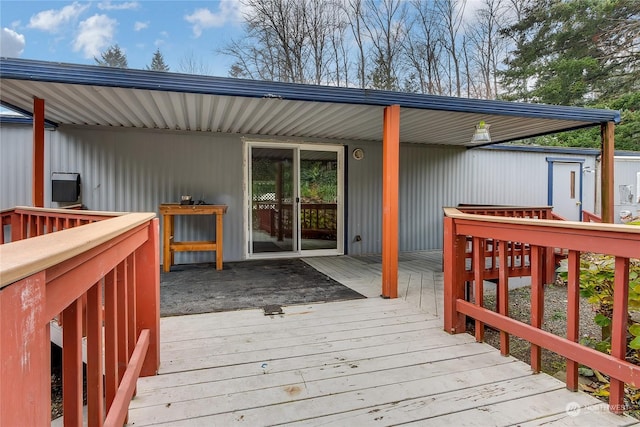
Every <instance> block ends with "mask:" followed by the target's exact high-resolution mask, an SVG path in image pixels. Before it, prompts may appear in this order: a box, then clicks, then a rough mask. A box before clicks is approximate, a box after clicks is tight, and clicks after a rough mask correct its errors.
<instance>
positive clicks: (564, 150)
mask: <svg viewBox="0 0 640 427" xmlns="http://www.w3.org/2000/svg"><path fill="white" fill-rule="evenodd" d="M482 149H483V150H499V151H527V152H535V153H547V154H575V155H584V156H597V155H598V154H600V150H596V149H593V148H579V147H557V146H548V147H547V146H543V145H506V144H504V143H500V144H494V145H490V146H486V147H482Z"/></svg>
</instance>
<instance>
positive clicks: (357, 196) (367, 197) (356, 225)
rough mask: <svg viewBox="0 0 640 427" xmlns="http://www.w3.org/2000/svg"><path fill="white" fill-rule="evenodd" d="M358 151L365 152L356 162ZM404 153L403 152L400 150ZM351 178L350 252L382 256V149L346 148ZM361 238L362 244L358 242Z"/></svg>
mask: <svg viewBox="0 0 640 427" xmlns="http://www.w3.org/2000/svg"><path fill="white" fill-rule="evenodd" d="M355 148H362V149H363V150H364V158H363V159H362V160H355V159H354V158H353V156H352V152H353V150H354V149H355ZM401 152H402V150H401ZM347 161H348V162H349V166H348V168H347V169H348V171H349V176H348V177H347V178H346V180H345V181H346V185H347V186H348V189H347V194H348V195H349V200H348V201H347V203H348V206H347V212H348V218H347V233H348V235H347V236H346V237H347V238H346V240H347V242H348V248H347V251H348V253H350V254H356V255H357V254H368V253H380V251H381V247H382V246H381V242H382V176H381V170H382V145H381V144H379V143H352V144H350V145H348V146H347ZM356 236H360V237H361V239H362V240H361V241H355V237H356Z"/></svg>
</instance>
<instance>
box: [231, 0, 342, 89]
mask: <svg viewBox="0 0 640 427" xmlns="http://www.w3.org/2000/svg"><path fill="white" fill-rule="evenodd" d="M243 5H244V10H245V13H244V19H245V35H244V37H242V39H237V40H233V41H232V42H231V43H229V44H228V45H227V46H226V47H225V48H224V49H222V51H221V53H223V54H226V55H229V56H231V57H233V58H234V59H235V62H234V64H233V70H232V72H233V75H236V76H243V77H248V78H253V79H260V80H276V81H283V82H295V83H315V84H321V83H326V82H329V81H331V82H337V81H343V82H345V83H346V78H344V77H343V76H340V75H338V74H340V73H344V75H346V74H347V68H348V67H346V66H345V64H344V62H343V61H342V60H341V58H340V55H341V52H346V50H347V49H346V44H345V42H344V37H342V36H343V35H344V34H345V25H346V19H345V13H344V11H343V10H342V9H341V8H340V7H339V6H340V5H339V3H338V2H332V1H324V0H243ZM339 40H340V41H339Z"/></svg>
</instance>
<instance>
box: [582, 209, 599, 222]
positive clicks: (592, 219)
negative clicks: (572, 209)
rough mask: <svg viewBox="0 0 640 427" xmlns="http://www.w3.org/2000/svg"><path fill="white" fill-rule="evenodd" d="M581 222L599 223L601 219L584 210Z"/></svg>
mask: <svg viewBox="0 0 640 427" xmlns="http://www.w3.org/2000/svg"><path fill="white" fill-rule="evenodd" d="M582 221H583V222H597V223H601V222H602V218H600V217H599V216H598V215H596V214H594V213H591V212H589V211H585V210H584V209H583V210H582Z"/></svg>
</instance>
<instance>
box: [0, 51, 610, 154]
mask: <svg viewBox="0 0 640 427" xmlns="http://www.w3.org/2000/svg"><path fill="white" fill-rule="evenodd" d="M34 97H38V98H42V99H44V100H45V103H46V104H45V105H46V109H45V117H46V120H47V121H48V122H50V123H53V124H55V125H97V126H109V127H125V128H150V129H172V130H187V131H197V132H213V133H217V132H221V133H234V134H242V135H264V136H282V137H300V138H314V139H316V138H318V139H332V140H345V141H359V140H366V141H380V140H382V114H383V109H384V107H385V106H388V105H394V104H397V105H400V107H401V115H400V121H401V126H400V140H401V141H402V142H409V143H423V144H444V145H458V146H467V147H471V146H473V144H471V143H470V140H471V136H472V134H473V131H474V129H475V126H476V125H477V124H478V122H480V121H485V122H486V123H487V124H489V125H490V126H491V128H490V131H491V137H492V143H500V142H507V141H512V140H517V139H522V138H527V137H533V136H538V135H544V134H549V133H556V132H560V131H566V130H572V129H578V128H583V127H589V126H598V125H600V124H601V123H606V122H615V123H618V122H619V121H620V113H619V112H618V111H613V110H598V109H587V108H578V107H564V106H551V105H541V104H526V103H514V102H505V101H492V100H478V99H466V98H454V97H443V96H433V95H421V94H409V93H399V92H388V91H375V90H364V89H356V88H337V87H329V86H313V85H302V84H292V83H279V82H264V81H253V80H241V79H232V78H225V77H211V76H196V75H188V74H177V73H166V72H156V71H145V70H131V69H120V68H109V67H100V66H92V65H73V64H59V63H52V62H44V61H33V60H25V59H12V58H11V59H10V58H1V59H0V102H1V103H2V105H4V106H6V107H8V108H11V109H14V110H16V111H19V112H22V113H24V114H27V115H31V114H32V109H33V98H34Z"/></svg>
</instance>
